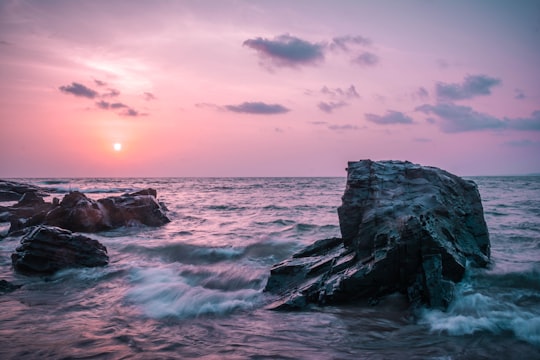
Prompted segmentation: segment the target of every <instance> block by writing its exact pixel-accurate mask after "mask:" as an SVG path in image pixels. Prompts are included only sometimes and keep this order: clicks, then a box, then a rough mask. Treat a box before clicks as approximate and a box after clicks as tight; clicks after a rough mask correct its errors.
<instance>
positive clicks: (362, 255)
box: [266, 160, 490, 309]
mask: <svg viewBox="0 0 540 360" xmlns="http://www.w3.org/2000/svg"><path fill="white" fill-rule="evenodd" d="M347 170H348V176H347V186H346V189H345V193H344V195H343V197H342V205H341V206H340V207H339V209H338V215H339V223H340V228H341V234H342V239H339V238H336V239H325V240H320V241H318V242H316V243H315V244H313V245H311V246H309V247H307V248H306V249H304V250H303V251H301V252H299V253H297V254H295V255H293V257H292V259H288V260H285V261H283V262H281V263H279V264H277V265H275V266H274V267H273V268H272V270H271V274H270V278H269V280H268V283H267V285H266V291H269V292H271V293H275V294H279V295H280V298H279V300H277V301H276V302H275V303H273V304H272V305H270V308H273V309H292V308H302V307H304V306H306V305H307V304H309V303H316V304H332V303H340V302H344V301H351V300H354V299H361V298H364V299H372V300H374V301H376V299H377V298H379V297H381V296H384V295H386V294H390V293H394V292H400V293H403V294H406V295H407V296H408V299H409V301H410V302H411V303H412V304H418V303H423V304H427V305H428V306H431V307H433V308H439V309H446V308H447V306H448V305H449V303H450V302H451V301H452V299H453V296H454V286H455V284H456V283H457V282H459V281H460V280H461V279H462V278H463V275H464V273H465V267H466V263H470V264H471V265H472V266H479V267H484V266H486V265H487V264H488V263H489V257H490V242H489V234H488V230H487V226H486V223H485V220H484V214H483V208H482V203H481V200H480V194H479V192H478V189H477V187H476V184H475V183H474V182H472V181H467V180H464V179H461V178H459V177H457V176H455V175H452V174H450V173H448V172H446V171H443V170H441V169H438V168H434V167H427V166H420V165H415V164H412V163H410V162H402V161H380V162H373V161H371V160H362V161H358V162H350V163H349V165H348V169H347Z"/></svg>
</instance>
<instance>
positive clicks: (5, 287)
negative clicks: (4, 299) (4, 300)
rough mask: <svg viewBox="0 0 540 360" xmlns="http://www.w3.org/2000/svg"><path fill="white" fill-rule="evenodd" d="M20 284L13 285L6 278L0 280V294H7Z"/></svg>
mask: <svg viewBox="0 0 540 360" xmlns="http://www.w3.org/2000/svg"><path fill="white" fill-rule="evenodd" d="M21 286H22V285H14V284H12V283H10V282H9V281H6V280H3V279H2V280H0V294H7V293H10V292H13V291H15V290H17V289H18V288H20V287H21Z"/></svg>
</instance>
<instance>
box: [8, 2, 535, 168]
mask: <svg viewBox="0 0 540 360" xmlns="http://www.w3.org/2000/svg"><path fill="white" fill-rule="evenodd" d="M115 144H116V145H115ZM360 159H372V160H409V161H411V162H414V163H419V164H422V165H429V166H436V167H439V168H442V169H445V170H447V171H450V172H452V173H455V174H457V175H460V176H475V175H511V174H529V173H540V1H536V0H532V1H525V0H515V1H506V0H504V1H500V0H483V1H480V0H455V1H442V0H441V1H437V0H430V1H428V0H406V1H401V0H395V1H386V0H373V1H371V0H365V1H354V0H350V1H345V0H343V1H340V0H337V1H320V0H310V1H307V0H298V1H290V0H273V1H244V0H220V1H217V0H216V1H187V0H186V1H180V0H179V1H165V0H154V1H139V0H130V1H115V0H106V1H104V0H92V1H85V0H81V1H68V0H47V1H42V0H0V177H2V178H10V177H167V176H171V177H173V176H189V177H199V176H345V175H346V171H345V168H346V167H347V162H348V161H355V160H360Z"/></svg>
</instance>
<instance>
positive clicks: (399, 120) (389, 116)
mask: <svg viewBox="0 0 540 360" xmlns="http://www.w3.org/2000/svg"><path fill="white" fill-rule="evenodd" d="M365 117H366V119H367V120H368V121H371V122H373V123H375V124H380V125H390V124H412V123H414V121H413V119H412V118H410V117H408V116H407V115H405V114H404V113H402V112H399V111H392V110H388V111H387V112H386V114H385V115H382V116H381V115H376V114H365Z"/></svg>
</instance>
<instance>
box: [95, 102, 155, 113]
mask: <svg viewBox="0 0 540 360" xmlns="http://www.w3.org/2000/svg"><path fill="white" fill-rule="evenodd" d="M96 107H97V108H99V109H102V110H121V111H120V112H118V113H117V114H118V115H121V116H130V117H137V116H145V115H146V114H143V113H140V112H138V111H137V110H135V109H133V108H131V107H129V106H128V105H126V104H124V103H121V102H115V103H110V102H107V101H104V100H100V101H98V102H96Z"/></svg>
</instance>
